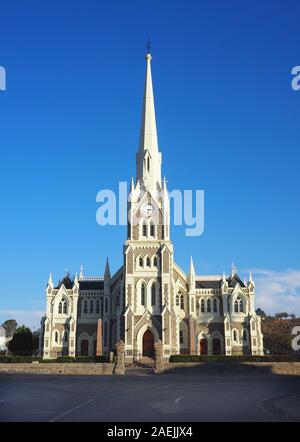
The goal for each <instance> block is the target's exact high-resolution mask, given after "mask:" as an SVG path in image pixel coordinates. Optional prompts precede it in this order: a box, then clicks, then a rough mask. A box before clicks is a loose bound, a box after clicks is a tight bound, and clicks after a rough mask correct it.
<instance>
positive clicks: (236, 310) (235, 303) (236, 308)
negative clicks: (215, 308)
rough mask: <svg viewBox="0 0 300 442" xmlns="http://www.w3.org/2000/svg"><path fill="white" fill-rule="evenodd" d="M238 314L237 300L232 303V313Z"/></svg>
mask: <svg viewBox="0 0 300 442" xmlns="http://www.w3.org/2000/svg"><path fill="white" fill-rule="evenodd" d="M238 312H239V303H238V300H237V299H236V300H235V301H234V313H238Z"/></svg>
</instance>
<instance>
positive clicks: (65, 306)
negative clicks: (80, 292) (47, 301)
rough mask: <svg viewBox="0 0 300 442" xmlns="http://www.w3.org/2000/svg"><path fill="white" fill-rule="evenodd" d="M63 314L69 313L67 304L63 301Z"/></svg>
mask: <svg viewBox="0 0 300 442" xmlns="http://www.w3.org/2000/svg"><path fill="white" fill-rule="evenodd" d="M63 313H64V314H65V315H66V314H67V313H68V311H67V302H66V301H63Z"/></svg>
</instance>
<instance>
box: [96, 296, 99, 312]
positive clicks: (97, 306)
mask: <svg viewBox="0 0 300 442" xmlns="http://www.w3.org/2000/svg"><path fill="white" fill-rule="evenodd" d="M96 313H98V314H99V313H100V301H99V299H97V301H96Z"/></svg>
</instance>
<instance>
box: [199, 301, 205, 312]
mask: <svg viewBox="0 0 300 442" xmlns="http://www.w3.org/2000/svg"><path fill="white" fill-rule="evenodd" d="M200 310H201V313H205V304H204V299H201V304H200Z"/></svg>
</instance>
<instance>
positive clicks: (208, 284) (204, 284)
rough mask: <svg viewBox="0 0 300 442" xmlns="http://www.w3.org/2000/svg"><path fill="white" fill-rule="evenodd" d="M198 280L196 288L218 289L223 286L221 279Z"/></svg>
mask: <svg viewBox="0 0 300 442" xmlns="http://www.w3.org/2000/svg"><path fill="white" fill-rule="evenodd" d="M195 282H196V289H218V288H220V287H221V280H217V281H216V280H215V281H212V280H210V281H207V280H201V281H195Z"/></svg>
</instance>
